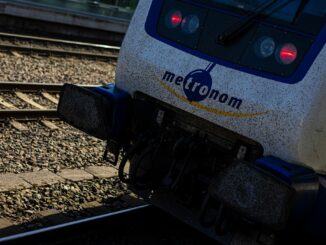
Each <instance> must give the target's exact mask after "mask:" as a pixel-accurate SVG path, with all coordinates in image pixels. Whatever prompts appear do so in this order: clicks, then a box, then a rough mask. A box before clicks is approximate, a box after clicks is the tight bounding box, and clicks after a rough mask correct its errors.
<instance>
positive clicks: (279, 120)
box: [116, 1, 326, 173]
mask: <svg viewBox="0 0 326 245" xmlns="http://www.w3.org/2000/svg"><path fill="white" fill-rule="evenodd" d="M151 5H152V1H140V3H139V6H138V8H137V12H136V13H135V17H134V18H133V20H132V22H131V24H130V27H129V31H128V33H127V36H126V38H125V41H124V43H123V46H122V48H121V53H120V58H119V63H118V67H117V74H116V84H117V86H118V87H119V88H121V89H123V90H126V91H128V92H129V93H131V94H133V93H134V92H136V91H141V92H143V93H145V94H149V95H151V96H153V97H155V98H157V99H159V100H161V101H165V102H167V103H169V104H171V105H173V106H175V107H178V108H181V109H183V110H186V111H188V112H190V113H192V114H195V115H197V116H199V117H202V118H205V119H207V120H209V121H211V122H213V123H215V124H217V125H220V126H222V127H225V128H227V129H229V130H232V131H234V132H237V133H239V134H241V135H244V136H246V137H248V138H251V139H253V140H255V141H257V142H259V143H260V144H262V146H263V148H264V155H274V156H278V157H280V158H282V159H284V160H286V161H289V162H294V163H299V164H304V165H307V166H310V167H312V168H314V169H315V170H316V171H318V172H324V173H325V172H326V150H325V149H326V130H325V125H326V124H325V122H326V99H325V95H326V83H325V81H326V69H325V62H326V48H325V47H323V48H322V49H321V51H320V52H319V54H318V57H317V58H316V59H315V61H314V62H313V64H312V65H311V67H310V69H309V70H308V72H307V73H306V75H305V76H304V77H303V78H302V80H301V81H299V82H297V83H295V84H288V83H282V82H279V81H275V80H272V79H269V78H264V77H261V76H259V75H252V74H249V73H247V72H244V71H239V70H237V69H234V68H229V67H226V66H223V65H219V64H216V66H215V67H214V69H213V70H212V71H211V77H212V81H213V84H212V87H211V90H212V89H215V90H218V91H219V93H220V95H219V97H218V98H217V99H211V98H209V95H210V94H208V96H207V98H206V99H204V100H202V101H200V102H198V103H199V105H197V104H195V105H194V104H191V103H190V102H189V101H186V100H184V98H186V96H185V94H184V91H183V88H182V85H180V84H181V83H182V82H183V81H182V82H177V83H176V82H175V80H174V81H173V82H172V83H167V82H166V81H163V77H164V74H165V73H166V72H167V71H168V72H171V73H173V74H174V75H175V77H174V79H177V77H178V76H181V77H182V78H184V77H186V75H187V74H188V73H190V72H191V71H194V70H196V69H205V68H206V67H207V65H208V64H209V63H210V61H207V60H205V59H203V58H199V57H196V56H194V55H191V54H189V53H187V52H184V51H182V50H180V49H178V48H176V47H172V46H171V45H169V44H166V43H164V42H162V41H160V40H157V39H155V38H153V37H152V36H150V35H149V34H148V33H147V32H146V30H145V24H146V20H147V18H148V14H149V10H150V7H151ZM324 36H325V35H324ZM324 39H325V37H324ZM299 52H300V51H299ZM257 62H259V60H257ZM180 79H181V78H180ZM178 84H179V85H178ZM223 94H225V95H226V96H227V97H228V99H227V100H226V102H224V100H225V97H226V96H225V97H223ZM221 95H222V98H221ZM232 98H237V99H240V100H241V101H242V103H241V106H240V108H239V109H237V108H236V107H232V106H230V105H229V104H230V103H233V102H232V101H231V100H232ZM219 99H220V100H221V101H222V102H224V103H221V102H220V101H219ZM232 105H233V104H232Z"/></svg>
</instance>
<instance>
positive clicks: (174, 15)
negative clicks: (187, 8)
mask: <svg viewBox="0 0 326 245" xmlns="http://www.w3.org/2000/svg"><path fill="white" fill-rule="evenodd" d="M181 22H182V13H181V12H180V11H178V10H172V11H170V12H169V13H168V15H167V16H166V19H165V24H166V26H167V27H168V28H176V27H178V26H179V25H180V24H181Z"/></svg>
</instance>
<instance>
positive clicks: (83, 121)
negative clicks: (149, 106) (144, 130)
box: [58, 84, 131, 143]
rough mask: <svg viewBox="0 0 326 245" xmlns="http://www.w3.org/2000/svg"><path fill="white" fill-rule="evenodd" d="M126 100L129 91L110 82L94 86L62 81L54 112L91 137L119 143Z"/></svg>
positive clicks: (123, 137) (124, 132) (124, 129)
mask: <svg viewBox="0 0 326 245" xmlns="http://www.w3.org/2000/svg"><path fill="white" fill-rule="evenodd" d="M130 104H131V97H130V95H129V94H128V93H126V92H124V91H122V90H120V89H118V88H117V87H116V86H114V85H113V84H110V85H106V86H102V87H97V88H95V89H86V88H82V87H79V86H76V85H72V84H65V85H64V87H63V89H62V91H61V95H60V101H59V105H58V115H59V117H60V118H61V119H63V120H64V121H66V122H67V123H69V124H71V125H72V126H74V127H76V128H78V129H80V130H82V131H83V132H85V133H88V134H90V135H92V136H94V137H97V138H99V139H102V140H114V141H116V142H119V143H122V142H124V141H125V140H126V137H127V131H128V129H129V121H130V120H129V118H130V114H131V109H130Z"/></svg>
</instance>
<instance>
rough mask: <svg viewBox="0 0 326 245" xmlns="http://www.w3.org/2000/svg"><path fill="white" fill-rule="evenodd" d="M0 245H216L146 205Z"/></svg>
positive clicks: (12, 238) (8, 239)
mask: <svg viewBox="0 0 326 245" xmlns="http://www.w3.org/2000/svg"><path fill="white" fill-rule="evenodd" d="M0 243H1V244H44V245H50V244H56V245H62V244H81V245H84V244H85V245H86V244H87V245H92V244H94V245H95V244H96V245H99V244H103V245H104V244H122V245H126V244H139V245H148V244H162V245H163V244H185V245H187V244H189V245H190V244H192V245H196V244H198V245H199V244H216V242H214V241H213V240H211V239H209V238H207V237H205V236H204V235H202V234H200V233H199V232H197V231H195V230H193V229H192V228H190V227H188V226H187V225H185V224H183V223H182V222H180V221H178V220H176V219H175V218H173V217H172V216H169V215H167V214H166V213H164V212H162V211H161V210H158V209H156V208H154V207H152V206H150V205H147V204H143V205H139V206H137V207H134V208H128V209H125V210H121V211H117V212H113V213H107V214H103V215H98V216H94V217H91V218H86V219H82V220H77V221H73V222H69V223H65V224H61V225H57V226H52V227H47V228H43V229H39V230H35V231H31V232H26V233H21V234H17V235H14V236H10V237H5V238H2V239H0Z"/></svg>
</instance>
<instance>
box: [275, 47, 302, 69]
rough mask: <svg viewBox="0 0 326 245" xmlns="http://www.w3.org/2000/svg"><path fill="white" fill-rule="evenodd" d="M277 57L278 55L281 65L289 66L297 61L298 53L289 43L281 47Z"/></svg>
mask: <svg viewBox="0 0 326 245" xmlns="http://www.w3.org/2000/svg"><path fill="white" fill-rule="evenodd" d="M277 55H278V57H277V58H278V59H277V60H278V61H279V62H280V63H281V64H283V65H289V64H291V63H293V62H294V61H295V60H296V58H297V55H298V51H297V48H296V47H295V46H294V45H293V44H291V43H287V44H284V45H282V46H281V47H279V49H278V52H277Z"/></svg>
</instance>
